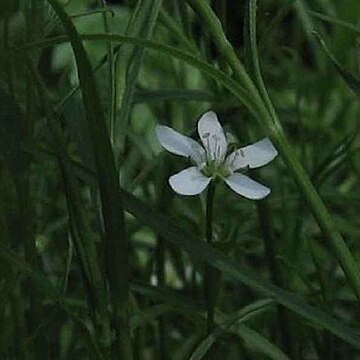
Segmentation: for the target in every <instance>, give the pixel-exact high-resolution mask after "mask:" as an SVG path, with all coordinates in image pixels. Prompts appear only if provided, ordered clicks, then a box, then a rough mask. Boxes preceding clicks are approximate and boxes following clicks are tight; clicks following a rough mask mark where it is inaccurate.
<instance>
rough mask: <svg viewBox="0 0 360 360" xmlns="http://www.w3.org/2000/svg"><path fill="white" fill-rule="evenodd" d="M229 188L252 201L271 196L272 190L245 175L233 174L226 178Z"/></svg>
mask: <svg viewBox="0 0 360 360" xmlns="http://www.w3.org/2000/svg"><path fill="white" fill-rule="evenodd" d="M225 182H226V183H227V184H228V185H229V187H230V188H231V189H232V190H234V191H235V192H236V193H238V194H239V195H241V196H244V197H245V198H247V199H251V200H260V199H263V198H264V197H266V196H268V195H269V194H270V189H269V188H267V187H266V186H264V185H261V184H260V183H258V182H257V181H254V180H252V179H250V178H249V177H248V176H246V175H243V174H238V173H236V174H233V175H230V176H229V177H227V178H225Z"/></svg>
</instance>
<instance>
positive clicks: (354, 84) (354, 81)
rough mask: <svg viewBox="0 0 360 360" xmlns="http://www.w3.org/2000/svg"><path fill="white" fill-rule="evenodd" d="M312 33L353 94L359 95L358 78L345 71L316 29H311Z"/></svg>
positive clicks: (359, 83) (359, 80) (359, 85)
mask: <svg viewBox="0 0 360 360" xmlns="http://www.w3.org/2000/svg"><path fill="white" fill-rule="evenodd" d="M313 34H314V35H315V37H316V39H317V40H318V42H319V44H320V46H321V48H322V49H323V51H324V52H325V54H326V55H327V57H328V58H329V60H330V61H331V62H332V63H333V65H334V66H335V68H336V70H337V71H338V73H339V74H340V75H341V77H342V78H343V80H344V81H345V82H346V84H347V85H348V86H349V88H350V89H351V90H353V91H354V93H355V94H357V95H360V79H358V78H356V77H355V76H353V75H352V74H351V73H350V72H349V71H347V70H346V69H345V68H344V67H343V66H342V65H341V64H340V63H339V62H338V61H337V59H336V58H335V56H334V55H333V53H332V52H331V51H330V49H329V48H328V47H327V45H326V43H325V41H324V39H323V38H322V37H321V35H320V34H319V33H317V32H316V31H313Z"/></svg>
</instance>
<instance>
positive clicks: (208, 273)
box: [205, 182, 216, 335]
mask: <svg viewBox="0 0 360 360" xmlns="http://www.w3.org/2000/svg"><path fill="white" fill-rule="evenodd" d="M214 195H215V183H214V182H211V183H210V185H209V188H208V191H207V195H206V214H205V226H206V227H205V237H206V242H207V243H208V244H212V242H213V229H212V222H213V203H214ZM214 271H215V269H214V268H213V267H212V266H211V265H209V264H206V267H205V304H206V311H207V317H206V321H207V325H206V334H207V335H210V334H211V332H212V330H213V329H214V311H215V292H216V286H215V284H214V281H213V280H214Z"/></svg>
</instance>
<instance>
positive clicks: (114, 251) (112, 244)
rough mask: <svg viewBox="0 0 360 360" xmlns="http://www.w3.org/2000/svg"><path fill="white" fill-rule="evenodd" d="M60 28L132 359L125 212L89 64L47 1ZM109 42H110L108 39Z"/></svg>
mask: <svg viewBox="0 0 360 360" xmlns="http://www.w3.org/2000/svg"><path fill="white" fill-rule="evenodd" d="M48 2H49V3H50V5H51V6H52V7H53V9H54V11H55V12H56V14H57V15H58V17H59V19H60V21H61V23H62V24H63V26H64V28H65V31H66V33H67V35H68V36H69V39H70V42H71V46H72V48H73V51H74V55H75V59H76V63H77V69H78V75H79V80H80V85H81V90H82V95H83V101H84V107H85V112H86V119H87V122H88V126H89V131H90V135H91V139H92V143H93V150H94V156H95V162H96V167H97V175H98V183H99V188H100V197H101V205H102V214H103V218H104V225H105V234H106V265H107V277H108V280H109V285H110V290H111V295H112V302H113V306H114V315H115V327H116V334H117V350H118V351H119V352H120V354H121V357H122V358H123V359H131V357H132V355H131V345H130V334H129V328H128V319H127V317H128V315H127V312H128V296H129V254H128V252H129V250H128V243H127V239H126V234H125V221H124V209H123V204H122V199H121V196H120V192H119V180H118V179H119V178H118V171H117V169H116V166H115V160H114V155H113V152H112V148H111V144H110V139H109V133H108V130H107V128H106V123H105V119H104V114H103V112H102V109H101V103H100V99H99V96H98V93H97V89H96V84H95V80H94V76H93V72H92V68H91V64H90V61H89V59H88V56H87V54H86V52H85V49H84V46H83V44H82V40H81V38H80V36H79V34H78V32H77V30H76V28H75V26H74V24H73V23H72V21H71V19H70V18H69V16H68V15H67V13H66V12H65V11H64V9H63V8H62V6H61V5H60V4H59V3H58V2H57V1H56V0H48ZM108 40H109V39H108Z"/></svg>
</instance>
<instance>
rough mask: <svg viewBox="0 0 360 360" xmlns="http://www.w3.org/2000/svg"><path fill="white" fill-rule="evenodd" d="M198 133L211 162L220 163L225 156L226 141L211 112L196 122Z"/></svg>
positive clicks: (214, 115) (215, 117)
mask: <svg viewBox="0 0 360 360" xmlns="http://www.w3.org/2000/svg"><path fill="white" fill-rule="evenodd" d="M198 133H199V136H200V138H201V141H202V143H203V145H204V147H205V150H206V153H207V154H206V155H207V156H208V158H209V159H211V160H217V162H218V163H221V162H222V161H223V160H224V159H225V156H226V152H227V140H226V137H225V134H224V130H223V128H222V126H221V125H220V123H219V121H218V119H217V116H216V114H215V113H214V112H213V111H208V112H206V113H205V114H204V115H203V116H201V118H200V120H199V122H198Z"/></svg>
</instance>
